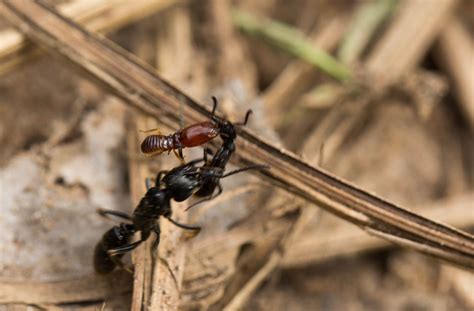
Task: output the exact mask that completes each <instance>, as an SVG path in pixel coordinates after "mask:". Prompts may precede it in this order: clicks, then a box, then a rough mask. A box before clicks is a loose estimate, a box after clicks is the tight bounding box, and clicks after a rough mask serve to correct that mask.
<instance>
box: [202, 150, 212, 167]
mask: <svg viewBox="0 0 474 311" xmlns="http://www.w3.org/2000/svg"><path fill="white" fill-rule="evenodd" d="M203 153H204V154H203V156H202V158H203V160H204V163H205V164H207V163H209V162H208V159H207V155H208V154H209V155H213V153H212V150H211V148H208V147H206V148H204V150H203Z"/></svg>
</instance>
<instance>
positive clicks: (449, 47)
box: [435, 18, 474, 128]
mask: <svg viewBox="0 0 474 311" xmlns="http://www.w3.org/2000/svg"><path fill="white" fill-rule="evenodd" d="M435 52H436V56H437V59H438V62H439V63H440V64H441V65H442V66H443V67H444V68H445V70H446V71H447V72H448V73H449V75H450V76H451V77H452V79H453V80H454V85H453V86H454V91H455V93H456V95H457V97H458V100H459V104H460V106H461V109H462V111H463V113H464V115H465V117H466V119H467V121H468V122H469V124H470V125H471V127H472V128H474V74H473V70H474V67H473V65H474V64H473V62H474V43H473V40H472V36H470V35H469V33H468V31H467V30H466V29H464V28H463V25H462V24H461V22H460V21H458V20H456V19H454V18H453V19H452V20H451V21H450V22H449V23H448V25H447V26H446V27H445V28H444V29H443V30H442V31H441V35H440V37H439V41H438V44H437V46H436V49H435ZM469 64H470V65H469Z"/></svg>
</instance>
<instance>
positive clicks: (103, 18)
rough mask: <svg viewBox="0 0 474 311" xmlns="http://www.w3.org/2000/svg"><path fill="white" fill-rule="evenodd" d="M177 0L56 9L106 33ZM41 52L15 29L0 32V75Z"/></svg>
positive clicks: (100, 1) (118, 0) (122, 0)
mask: <svg viewBox="0 0 474 311" xmlns="http://www.w3.org/2000/svg"><path fill="white" fill-rule="evenodd" d="M177 2H178V0H161V1H148V0H138V1H128V0H115V1H104V0H88V1H83V0H75V1H71V2H68V3H64V4H62V5H60V6H59V7H58V10H59V11H60V12H61V13H63V14H65V15H66V16H70V17H71V18H73V19H74V20H75V21H76V22H78V23H80V24H83V25H84V27H86V28H87V29H88V30H90V31H98V32H107V31H111V30H114V29H117V28H120V27H123V26H125V25H127V24H131V23H133V22H135V21H137V20H140V19H142V18H144V17H146V16H149V15H152V14H153V13H156V12H157V11H159V10H163V9H165V8H167V7H169V6H171V5H173V4H175V3H177ZM39 54H40V50H38V49H36V48H34V47H33V46H31V44H29V42H28V40H27V39H26V38H25V37H24V36H23V35H22V34H21V33H20V32H18V31H16V30H13V29H7V30H4V31H2V32H1V33H0V74H4V73H6V72H9V71H11V70H12V69H13V68H15V67H16V66H17V65H19V64H21V63H23V62H25V61H27V60H29V59H31V58H33V57H34V56H36V55H39Z"/></svg>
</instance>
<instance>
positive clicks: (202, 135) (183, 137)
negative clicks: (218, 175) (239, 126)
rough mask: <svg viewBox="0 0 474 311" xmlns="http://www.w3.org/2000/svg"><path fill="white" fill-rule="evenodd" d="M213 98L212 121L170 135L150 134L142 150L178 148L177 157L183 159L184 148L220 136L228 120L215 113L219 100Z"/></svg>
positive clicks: (146, 152) (147, 151)
mask: <svg viewBox="0 0 474 311" xmlns="http://www.w3.org/2000/svg"><path fill="white" fill-rule="evenodd" d="M212 100H213V102H214V107H213V108H212V119H211V120H210V121H204V122H200V123H196V124H193V125H190V126H188V127H186V128H184V129H181V130H179V131H177V132H175V133H172V134H169V135H161V134H157V135H149V136H147V137H146V138H145V140H143V142H142V144H141V150H142V152H143V153H144V154H146V155H157V154H160V153H163V152H165V151H168V152H171V151H173V152H174V153H175V154H176V150H178V154H177V157H178V158H180V159H183V148H186V147H196V146H200V145H202V144H204V143H206V142H208V141H210V140H211V139H213V138H214V137H216V136H218V135H219V134H220V133H221V132H222V130H221V128H222V127H223V126H224V124H227V123H228V122H227V121H225V120H223V119H221V118H219V117H217V116H216V115H215V111H216V107H217V100H216V98H215V97H212ZM151 131H156V132H158V131H157V130H151Z"/></svg>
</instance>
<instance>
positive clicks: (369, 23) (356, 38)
mask: <svg viewBox="0 0 474 311" xmlns="http://www.w3.org/2000/svg"><path fill="white" fill-rule="evenodd" d="M396 5H397V1H395V0H377V1H370V2H364V3H362V4H361V5H360V7H359V8H358V9H357V12H356V15H355V17H354V19H353V21H352V23H351V25H349V28H348V29H349V31H348V32H347V34H346V35H345V37H344V40H343V41H342V43H341V47H340V48H339V51H338V55H337V56H338V59H339V60H340V61H341V62H343V63H344V64H353V63H354V61H356V60H357V59H358V58H359V56H360V55H361V53H362V52H363V51H364V49H365V47H366V46H367V44H368V43H369V41H370V40H371V39H372V37H373V35H374V33H375V32H376V31H377V29H378V28H379V26H380V24H382V23H383V22H384V21H385V20H386V19H387V18H388V17H389V16H390V14H391V13H392V12H393V9H394V8H395V7H396Z"/></svg>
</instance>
